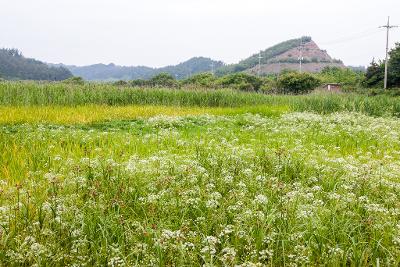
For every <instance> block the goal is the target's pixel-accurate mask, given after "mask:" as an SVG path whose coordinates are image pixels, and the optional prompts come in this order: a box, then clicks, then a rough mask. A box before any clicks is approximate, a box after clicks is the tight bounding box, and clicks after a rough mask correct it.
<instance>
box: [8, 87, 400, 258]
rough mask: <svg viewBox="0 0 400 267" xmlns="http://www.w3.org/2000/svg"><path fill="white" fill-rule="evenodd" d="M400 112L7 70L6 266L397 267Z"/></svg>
mask: <svg viewBox="0 0 400 267" xmlns="http://www.w3.org/2000/svg"><path fill="white" fill-rule="evenodd" d="M399 114H400V102H399V98H394V97H388V96H377V97H367V96H362V95H356V94H340V95H328V94H312V95H307V96H268V95H261V94H255V93H237V92H233V91H177V90H176V91H174V90H163V89H147V90H146V89H133V88H117V87H111V86H108V85H90V84H89V85H84V86H73V85H63V84H59V83H55V84H34V83H15V82H13V83H0V266H32V265H33V266H65V265H68V266H97V265H100V266H105V265H108V266H309V265H311V266H316V265H327V266H340V265H345V266H371V265H374V266H380V265H382V266H398V265H400V119H399V118H398V116H399Z"/></svg>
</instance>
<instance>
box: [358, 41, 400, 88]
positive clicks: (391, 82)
mask: <svg viewBox="0 0 400 267" xmlns="http://www.w3.org/2000/svg"><path fill="white" fill-rule="evenodd" d="M389 56H390V58H389V61H388V87H390V88H393V87H400V43H397V44H396V46H395V47H394V48H393V49H392V50H391V51H390V52H389ZM384 77H385V62H383V61H379V63H376V62H375V60H373V61H372V62H371V65H370V66H369V67H368V68H367V72H366V73H365V79H364V81H363V85H364V86H366V87H374V88H376V87H381V88H382V87H383V83H384Z"/></svg>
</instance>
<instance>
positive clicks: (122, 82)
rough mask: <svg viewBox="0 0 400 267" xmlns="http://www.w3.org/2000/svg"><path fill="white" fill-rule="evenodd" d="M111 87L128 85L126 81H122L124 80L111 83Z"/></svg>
mask: <svg viewBox="0 0 400 267" xmlns="http://www.w3.org/2000/svg"><path fill="white" fill-rule="evenodd" d="M113 85H115V86H128V85H129V83H128V82H127V81H124V80H119V81H116V82H113Z"/></svg>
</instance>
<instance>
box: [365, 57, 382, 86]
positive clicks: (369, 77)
mask: <svg viewBox="0 0 400 267" xmlns="http://www.w3.org/2000/svg"><path fill="white" fill-rule="evenodd" d="M384 75H385V65H384V63H383V62H379V63H376V62H375V60H372V62H371V65H370V66H369V67H368V68H367V72H366V73H365V79H364V81H363V85H364V86H366V87H381V88H383V79H384Z"/></svg>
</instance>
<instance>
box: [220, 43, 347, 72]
mask: <svg viewBox="0 0 400 267" xmlns="http://www.w3.org/2000/svg"><path fill="white" fill-rule="evenodd" d="M261 56H262V59H261V69H260V73H261V74H272V73H279V72H281V71H282V70H286V69H288V70H299V65H300V64H299V59H300V57H302V58H303V60H302V70H303V71H306V72H319V71H321V70H322V69H323V68H325V67H340V68H344V67H345V66H344V64H343V62H342V61H340V60H337V59H333V58H332V57H331V56H330V55H329V54H328V53H327V51H326V50H322V49H320V48H319V47H318V45H317V44H316V43H315V42H314V41H313V40H312V39H311V37H301V38H298V39H292V40H288V41H285V42H282V43H280V44H277V45H275V46H272V47H270V48H268V49H266V50H264V51H261ZM258 57H259V53H257V54H254V55H252V56H251V57H249V58H247V59H245V60H242V61H240V62H239V63H238V64H233V65H228V66H225V67H223V68H221V69H219V70H218V74H220V75H223V74H227V73H233V72H240V71H245V72H248V73H252V74H256V73H258V70H259V65H258V62H259V61H258V60H259V59H258Z"/></svg>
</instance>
